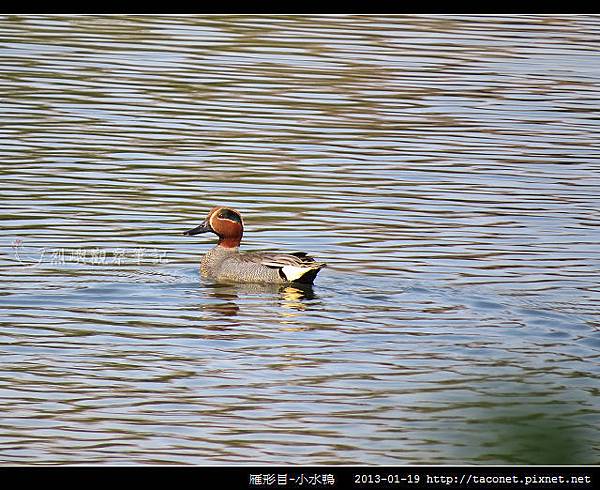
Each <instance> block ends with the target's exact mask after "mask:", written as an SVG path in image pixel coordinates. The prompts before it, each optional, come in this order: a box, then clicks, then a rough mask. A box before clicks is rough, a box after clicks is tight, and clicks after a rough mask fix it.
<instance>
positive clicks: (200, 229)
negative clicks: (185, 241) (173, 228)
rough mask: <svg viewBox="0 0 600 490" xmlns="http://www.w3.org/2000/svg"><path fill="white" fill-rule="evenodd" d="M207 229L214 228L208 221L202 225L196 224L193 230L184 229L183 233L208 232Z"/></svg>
mask: <svg viewBox="0 0 600 490" xmlns="http://www.w3.org/2000/svg"><path fill="white" fill-rule="evenodd" d="M207 231H212V228H211V227H210V226H208V225H207V224H206V223H202V224H201V225H200V226H196V228H192V229H191V230H188V231H184V232H183V234H184V235H187V236H192V235H199V234H200V233H206V232H207Z"/></svg>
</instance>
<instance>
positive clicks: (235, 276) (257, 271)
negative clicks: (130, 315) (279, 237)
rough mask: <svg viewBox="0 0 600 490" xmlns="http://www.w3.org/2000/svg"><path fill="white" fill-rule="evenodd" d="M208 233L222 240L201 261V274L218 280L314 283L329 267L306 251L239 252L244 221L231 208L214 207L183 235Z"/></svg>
mask: <svg viewBox="0 0 600 490" xmlns="http://www.w3.org/2000/svg"><path fill="white" fill-rule="evenodd" d="M209 231H211V232H213V233H214V234H216V235H217V236H218V237H219V243H218V244H217V246H216V247H215V248H213V249H212V250H209V251H208V252H207V253H206V255H204V257H203V258H202V262H201V263H200V273H201V274H202V276H204V277H208V278H211V279H215V280H217V281H221V282H253V283H257V282H259V283H260V282H262V283H300V284H312V283H313V281H314V280H315V277H316V276H317V274H318V273H319V271H320V270H321V269H322V268H323V267H325V265H326V264H324V263H322V262H316V261H315V259H313V258H312V257H309V256H308V255H307V254H306V253H304V252H295V253H271V252H240V251H239V247H240V242H241V241H242V235H243V233H244V221H243V220H242V216H241V214H240V213H239V212H237V211H236V210H235V209H232V208H228V207H223V206H215V207H214V208H212V209H211V210H210V212H209V213H208V215H207V216H206V219H205V220H204V221H203V222H202V224H201V225H199V226H197V227H196V228H192V229H191V230H188V231H185V232H184V233H183V234H184V235H188V236H191V235H198V234H200V233H206V232H209Z"/></svg>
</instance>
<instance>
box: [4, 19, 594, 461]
mask: <svg viewBox="0 0 600 490" xmlns="http://www.w3.org/2000/svg"><path fill="white" fill-rule="evenodd" d="M0 33H1V36H0V94H1V95H0V112H1V117H2V123H1V124H0V176H1V178H2V182H3V186H2V190H0V197H1V200H0V201H1V203H2V208H1V212H0V280H1V283H2V288H1V289H0V352H1V355H0V412H1V413H2V420H1V421H0V463H2V464H36V463H37V464H39V463H43V464H57V463H63V464H64V463H67V464H139V463H144V464H157V463H161V464H165V463H178V464H238V463H252V464H411V463H434V464H451V463H469V464H472V463H505V464H506V463H540V464H549V463H597V462H598V461H599V460H600V452H599V449H598V440H599V439H598V435H599V434H598V426H599V422H600V420H599V414H600V407H599V390H598V386H599V384H598V378H599V375H600V370H599V362H598V361H599V355H600V322H599V320H598V318H599V313H600V287H599V286H598V277H599V273H600V254H599V252H598V242H599V241H600V240H599V239H600V233H599V225H600V218H599V213H598V211H599V208H600V206H599V204H600V197H599V196H600V193H599V192H598V190H599V189H600V173H599V171H600V159H599V157H598V154H599V153H598V152H599V149H600V143H599V141H600V119H599V118H598V107H599V105H600V88H599V87H600V59H599V55H598V46H597V42H598V35H599V34H600V17H598V16H477V17H469V16H427V15H425V16H377V15H370V16H364V15H363V16H354V15H340V16H308V15H306V16H305V15H295V16H285V15H279V16H271V15H244V16H237V15H211V16H192V15H182V16H157V15H152V16H135V15H120V16H107V15H104V16H102V15H100V16H94V15H88V16H62V15H50V16H48V15H26V16H17V15H5V16H2V17H0ZM217 204H224V205H230V206H233V207H235V208H237V209H239V210H240V211H241V212H242V214H243V216H244V219H245V223H246V233H245V236H244V242H243V247H244V249H245V250H284V251H285V250H287V251H296V250H302V251H306V252H309V253H311V254H313V255H314V256H315V257H317V258H318V259H319V260H323V261H325V262H327V263H328V265H329V267H328V268H327V269H325V270H323V271H322V272H321V273H320V274H319V276H318V278H317V280H316V282H315V285H314V287H313V288H311V289H308V290H307V289H298V288H294V287H269V286H252V285H240V286H232V285H217V284H212V283H210V282H207V281H204V280H201V279H200V277H199V274H198V268H197V267H198V262H199V260H200V256H201V255H202V253H203V252H204V251H206V250H207V249H208V248H209V247H210V246H212V244H213V242H214V237H210V236H207V235H203V236H200V237H194V238H192V237H184V236H182V234H181V233H182V232H183V231H184V230H186V229H189V228H191V227H192V226H195V225H197V224H199V222H200V221H201V220H202V219H203V217H204V215H205V214H206V212H207V211H208V210H209V209H210V208H211V207H212V206H214V205H217Z"/></svg>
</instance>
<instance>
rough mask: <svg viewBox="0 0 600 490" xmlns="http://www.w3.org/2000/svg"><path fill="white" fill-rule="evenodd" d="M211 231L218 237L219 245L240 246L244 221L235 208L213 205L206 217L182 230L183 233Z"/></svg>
mask: <svg viewBox="0 0 600 490" xmlns="http://www.w3.org/2000/svg"><path fill="white" fill-rule="evenodd" d="M208 231H212V232H213V233H214V234H215V235H217V236H218V237H219V245H220V246H221V247H225V248H236V247H239V246H240V242H241V241H242V235H243V234H244V221H243V220H242V215H241V214H240V213H238V212H237V211H236V210H235V209H231V208H227V207H223V206H215V207H214V208H212V209H211V210H210V211H209V213H208V215H207V216H206V219H205V220H204V221H203V222H202V224H200V225H199V226H196V228H192V229H191V230H188V231H184V232H183V234H184V235H188V236H191V235H199V234H200V233H206V232H208Z"/></svg>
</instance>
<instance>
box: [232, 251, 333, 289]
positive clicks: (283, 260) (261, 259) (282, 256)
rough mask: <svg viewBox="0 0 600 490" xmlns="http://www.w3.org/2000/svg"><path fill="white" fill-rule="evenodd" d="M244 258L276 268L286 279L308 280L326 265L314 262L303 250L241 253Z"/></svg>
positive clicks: (312, 278) (311, 279)
mask: <svg viewBox="0 0 600 490" xmlns="http://www.w3.org/2000/svg"><path fill="white" fill-rule="evenodd" d="M243 256H244V260H250V261H252V262H254V263H258V264H261V265H264V266H266V267H270V268H272V269H278V270H279V275H280V276H281V277H282V278H283V279H285V280H287V281H297V282H309V283H312V281H313V280H314V279H315V277H316V275H317V273H318V272H319V271H320V270H321V269H322V268H323V267H325V266H326V264H324V263H323V262H316V261H315V259H313V258H312V257H309V256H308V255H306V253H304V252H296V253H269V252H263V253H250V254H243Z"/></svg>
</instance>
